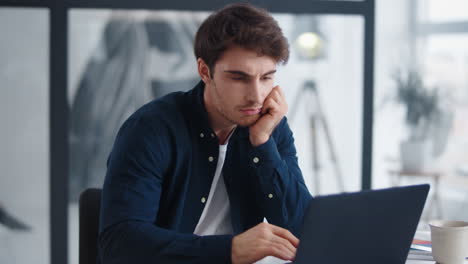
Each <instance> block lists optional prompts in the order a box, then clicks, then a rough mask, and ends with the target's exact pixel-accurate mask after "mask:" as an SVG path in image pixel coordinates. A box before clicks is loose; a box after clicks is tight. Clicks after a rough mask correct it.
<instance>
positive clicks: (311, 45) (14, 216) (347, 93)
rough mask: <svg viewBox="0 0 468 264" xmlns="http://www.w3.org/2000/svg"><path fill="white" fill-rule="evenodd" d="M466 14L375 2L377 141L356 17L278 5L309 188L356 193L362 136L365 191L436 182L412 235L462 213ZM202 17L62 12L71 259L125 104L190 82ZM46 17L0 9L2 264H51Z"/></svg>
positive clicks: (418, 1)
mask: <svg viewBox="0 0 468 264" xmlns="http://www.w3.org/2000/svg"><path fill="white" fill-rule="evenodd" d="M7 2H8V1H7ZM342 2H346V1H342ZM349 2H360V1H349ZM0 3H1V1H0ZM346 7H351V5H344V8H343V9H340V10H341V11H343V10H344V11H346ZM466 10H468V2H467V1H465V0H411V1H408V0H393V1H392V0H376V1H375V35H374V36H375V38H374V43H373V48H374V52H375V53H374V54H373V56H374V62H375V63H374V73H373V78H374V79H373V85H372V89H373V95H374V96H373V102H372V103H373V107H372V109H373V116H372V120H373V126H372V132H373V138H372V140H370V139H366V138H364V136H363V129H364V127H365V124H364V119H363V116H364V113H363V111H364V105H365V103H366V102H364V59H365V55H366V54H365V53H366V52H368V50H365V36H364V34H365V20H364V18H363V17H362V16H360V15H352V14H340V12H336V13H335V14H291V13H287V12H274V16H275V18H276V19H277V20H278V22H279V24H280V26H281V27H282V29H283V31H284V34H285V35H286V37H287V38H288V40H289V43H290V46H291V56H290V61H289V63H288V64H287V65H286V66H280V67H279V68H278V73H277V77H276V80H277V83H278V84H279V85H281V87H282V88H283V89H284V91H285V93H286V97H287V100H288V104H289V113H288V119H289V122H290V125H291V128H292V129H293V132H294V136H295V140H296V147H297V150H298V156H299V163H300V166H301V169H302V171H303V175H304V178H305V181H306V184H307V185H308V187H309V190H310V191H311V193H312V194H313V195H321V194H331V193H339V192H344V191H347V192H348V191H358V190H361V189H362V187H363V168H362V164H363V159H365V158H366V157H365V156H363V145H364V143H365V142H364V141H365V140H369V142H370V143H371V144H372V154H371V155H372V156H371V160H372V164H371V165H372V171H371V173H370V179H371V183H372V184H371V187H372V188H384V187H390V186H395V185H405V184H416V183H426V182H428V183H431V185H432V191H431V197H430V199H429V201H428V203H427V205H426V209H425V212H424V215H423V219H422V222H421V225H420V228H421V229H424V228H426V226H425V222H426V221H427V220H428V219H433V218H448V219H460V220H465V221H467V220H468V137H467V136H466V135H468V119H467V118H466V116H467V115H468V12H466ZM209 12H210V10H206V11H189V10H187V11H173V10H133V9H132V10H125V9H118V10H116V9H103V8H101V9H84V8H72V9H70V10H69V11H68V26H67V29H68V62H67V65H68V69H67V71H68V72H67V74H68V79H67V87H63V89H66V92H67V93H66V94H67V102H66V105H67V107H68V108H67V109H68V114H69V116H68V129H69V133H68V148H67V149H68V150H69V154H68V157H69V164H68V168H69V170H68V175H63V177H68V178H67V181H66V182H67V185H68V186H66V187H64V188H66V189H68V192H67V193H68V197H67V200H68V201H67V204H68V217H67V218H68V219H67V220H66V221H67V226H68V234H67V237H68V246H67V247H68V257H67V258H68V260H69V263H70V264H75V263H78V204H77V202H78V197H79V194H80V192H81V191H83V190H84V189H86V188H89V187H101V186H102V183H103V179H104V176H105V171H106V164H105V163H106V159H107V155H108V154H109V151H110V149H111V147H112V143H113V140H114V137H115V135H116V133H117V130H118V129H119V127H120V125H121V124H122V122H123V121H124V120H125V119H126V118H127V117H128V116H129V115H130V114H131V113H132V112H134V111H135V110H136V109H137V108H139V107H140V106H141V105H143V104H145V103H147V102H149V101H151V100H153V99H154V98H158V97H160V96H162V95H164V94H167V93H169V92H172V91H178V90H189V89H191V88H192V87H193V86H194V85H195V84H196V83H197V81H198V77H197V73H196V64H195V58H194V56H193V51H192V41H193V36H194V34H195V32H196V30H197V28H198V25H199V24H200V23H201V22H202V21H203V19H204V18H206V16H207V15H208V14H209ZM344 13H346V12H344ZM50 21H51V20H50V11H49V10H48V8H40V7H36V8H28V7H1V6H0V36H1V37H0V39H1V41H0V116H1V119H0V120H1V123H0V124H1V129H0V146H1V147H0V173H1V176H0V263H11V264H17V263H21V264H22V263H28V264H35V263H37V264H43V263H51V253H50V252H51V248H50V247H51V243H50V241H51V235H50V234H51V231H52V230H53V229H54V226H51V225H50V222H51V219H50V217H51V210H52V209H51V206H50V205H51V202H52V201H50V192H51V177H50V175H51V168H50V154H49V153H50V143H51V142H50V140H54V138H50V137H49V133H50V120H49V116H50V112H49V111H50V109H49V103H50V101H49V100H50V97H49V85H50V83H51V80H50V78H49V76H53V74H52V75H49V74H50V73H49V63H50V61H49V55H50V54H49V53H50V52H51V51H50V50H49V45H50V44H51V43H50V39H49V33H50V26H51V25H50ZM371 51H372V50H371ZM371 51H370V52H371ZM366 142H367V141H366Z"/></svg>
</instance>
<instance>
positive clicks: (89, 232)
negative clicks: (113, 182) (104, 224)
mask: <svg viewBox="0 0 468 264" xmlns="http://www.w3.org/2000/svg"><path fill="white" fill-rule="evenodd" d="M101 192H102V190H101V189H94V188H90V189H86V190H85V191H83V192H82V193H81V195H80V208H79V215H80V216H79V218H80V220H79V221H80V231H79V264H96V263H97V259H98V258H97V255H98V246H97V244H98V243H97V242H98V230H99V211H100V210H101Z"/></svg>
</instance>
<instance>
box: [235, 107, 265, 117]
mask: <svg viewBox="0 0 468 264" xmlns="http://www.w3.org/2000/svg"><path fill="white" fill-rule="evenodd" d="M261 110H262V109H261V108H246V109H241V110H240V111H241V112H242V113H243V114H244V115H257V114H259V113H260V111H261Z"/></svg>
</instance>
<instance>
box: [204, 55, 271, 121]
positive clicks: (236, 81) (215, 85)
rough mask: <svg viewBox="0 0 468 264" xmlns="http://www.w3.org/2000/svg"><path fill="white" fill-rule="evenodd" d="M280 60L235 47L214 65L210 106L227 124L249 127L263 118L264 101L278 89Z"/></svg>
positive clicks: (210, 82)
mask: <svg viewBox="0 0 468 264" xmlns="http://www.w3.org/2000/svg"><path fill="white" fill-rule="evenodd" d="M275 72H276V61H275V60H274V59H273V58H271V57H268V56H259V55H258V54H257V53H256V52H255V51H251V50H246V49H243V48H240V47H237V46H235V47H231V48H229V49H228V50H227V51H225V52H224V54H223V55H222V56H221V58H220V59H219V60H218V61H217V62H216V64H215V65H214V74H213V76H212V79H211V80H209V81H208V82H209V83H207V85H206V87H207V88H206V89H207V93H208V94H207V96H208V97H209V98H208V99H209V103H210V104H211V105H212V106H214V109H215V110H216V112H217V113H216V116H218V117H219V118H220V119H223V120H218V121H221V122H222V123H223V124H225V125H239V126H244V127H248V126H251V125H252V124H254V123H255V122H256V121H257V120H258V118H259V117H260V114H261V113H260V112H261V109H262V106H263V102H264V101H265V98H266V97H267V96H268V94H269V93H270V92H271V90H272V89H273V87H274V74H275Z"/></svg>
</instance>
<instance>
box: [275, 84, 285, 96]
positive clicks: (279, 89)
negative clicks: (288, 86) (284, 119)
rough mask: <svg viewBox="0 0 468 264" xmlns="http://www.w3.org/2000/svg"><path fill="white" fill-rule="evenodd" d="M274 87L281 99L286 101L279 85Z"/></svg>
mask: <svg viewBox="0 0 468 264" xmlns="http://www.w3.org/2000/svg"><path fill="white" fill-rule="evenodd" d="M276 87H277V88H276V90H277V91H278V92H279V93H280V95H281V98H283V99H286V95H285V94H284V92H283V89H281V87H280V86H279V85H278V86H276Z"/></svg>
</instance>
